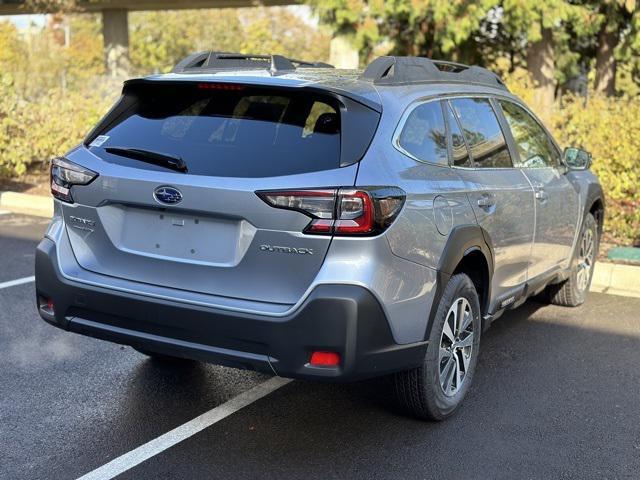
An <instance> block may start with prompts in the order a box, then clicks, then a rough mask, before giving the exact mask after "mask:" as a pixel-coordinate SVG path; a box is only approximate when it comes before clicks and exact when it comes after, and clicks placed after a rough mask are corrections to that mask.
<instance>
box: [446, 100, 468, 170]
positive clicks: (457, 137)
mask: <svg viewBox="0 0 640 480" xmlns="http://www.w3.org/2000/svg"><path fill="white" fill-rule="evenodd" d="M446 111H447V122H449V132H450V133H451V160H452V163H453V165H455V166H456V167H470V166H471V159H470V158H469V151H468V150H467V145H466V144H465V143H464V136H463V135H462V130H460V125H459V124H458V120H457V119H456V117H455V115H454V114H453V111H452V110H451V105H449V103H448V102H447V103H446Z"/></svg>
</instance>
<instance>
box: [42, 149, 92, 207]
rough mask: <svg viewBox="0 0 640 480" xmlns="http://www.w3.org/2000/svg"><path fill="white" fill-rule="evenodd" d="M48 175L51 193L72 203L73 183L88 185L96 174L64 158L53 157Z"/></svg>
mask: <svg viewBox="0 0 640 480" xmlns="http://www.w3.org/2000/svg"><path fill="white" fill-rule="evenodd" d="M49 176H50V181H51V194H52V195H53V196H54V197H55V198H57V199H58V200H62V201H63V202H67V203H73V197H72V196H71V187H72V186H74V185H88V184H89V183H91V182H92V181H93V180H95V178H96V177H97V176H98V174H97V173H96V172H94V171H92V170H89V169H87V168H84V167H81V166H80V165H77V164H75V163H73V162H70V161H69V160H66V159H64V158H54V159H53V160H51V169H50V171H49Z"/></svg>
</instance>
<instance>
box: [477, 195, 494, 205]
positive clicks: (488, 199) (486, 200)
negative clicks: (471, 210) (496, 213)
mask: <svg viewBox="0 0 640 480" xmlns="http://www.w3.org/2000/svg"><path fill="white" fill-rule="evenodd" d="M495 204H496V201H495V200H494V199H493V197H492V196H491V195H489V194H487V193H485V194H483V195H482V196H480V197H479V198H478V206H479V207H482V208H490V207H493V206H494V205H495Z"/></svg>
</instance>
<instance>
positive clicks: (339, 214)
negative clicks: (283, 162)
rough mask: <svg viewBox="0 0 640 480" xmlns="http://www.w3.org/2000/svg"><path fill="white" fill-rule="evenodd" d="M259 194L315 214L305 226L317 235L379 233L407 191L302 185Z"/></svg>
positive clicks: (276, 204) (272, 202)
mask: <svg viewBox="0 0 640 480" xmlns="http://www.w3.org/2000/svg"><path fill="white" fill-rule="evenodd" d="M256 194H257V195H258V196H259V197H260V198H261V199H262V200H264V201H265V202H266V203H267V204H269V205H271V206H272V207H274V208H283V209H286V210H296V211H298V212H301V213H304V214H305V215H307V216H309V217H311V222H310V223H309V224H308V225H307V226H306V227H305V229H304V230H303V232H304V233H307V234H313V235H345V236H346V235H377V234H379V233H381V232H383V231H384V230H386V229H387V227H388V226H389V225H391V223H393V221H394V220H395V218H396V217H397V216H398V213H400V210H401V209H402V205H403V204H404V200H405V193H404V192H403V191H402V190H401V189H399V188H396V187H368V188H339V189H324V188H323V189H309V190H307V189H300V190H281V191H268V192H265V191H262V192H256Z"/></svg>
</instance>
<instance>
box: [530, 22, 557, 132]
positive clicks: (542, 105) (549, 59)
mask: <svg viewBox="0 0 640 480" xmlns="http://www.w3.org/2000/svg"><path fill="white" fill-rule="evenodd" d="M541 33H542V38H541V39H540V40H538V41H537V42H533V43H531V44H529V48H528V50H527V70H529V73H531V76H532V78H533V83H534V93H533V94H534V104H535V108H536V109H537V110H538V113H539V114H540V116H541V117H542V118H543V119H545V120H548V119H549V117H550V115H551V109H552V108H553V99H554V92H555V80H554V77H553V73H554V69H555V63H554V52H553V32H552V31H551V29H550V28H542V31H541Z"/></svg>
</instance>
